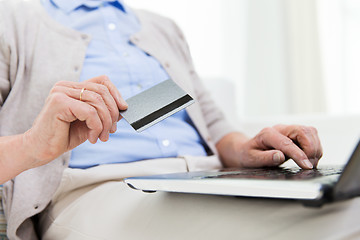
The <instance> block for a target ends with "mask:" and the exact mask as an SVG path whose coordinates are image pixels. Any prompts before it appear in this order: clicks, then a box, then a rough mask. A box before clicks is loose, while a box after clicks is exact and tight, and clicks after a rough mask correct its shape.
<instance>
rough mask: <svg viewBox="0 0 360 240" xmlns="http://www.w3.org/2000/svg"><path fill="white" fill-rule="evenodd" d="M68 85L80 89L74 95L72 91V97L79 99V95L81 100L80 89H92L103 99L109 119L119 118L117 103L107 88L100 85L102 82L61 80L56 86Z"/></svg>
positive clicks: (115, 119) (114, 120) (116, 119)
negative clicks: (108, 112)
mask: <svg viewBox="0 0 360 240" xmlns="http://www.w3.org/2000/svg"><path fill="white" fill-rule="evenodd" d="M59 86H60V87H61V86H63V87H68V88H73V89H76V90H80V92H79V93H78V92H76V94H75V95H74V92H72V97H73V98H75V99H79V100H80V95H81V98H82V100H83V95H85V94H84V92H83V93H81V91H82V89H85V90H87V91H92V92H95V93H97V94H99V95H101V97H102V99H103V101H104V102H105V104H106V106H107V107H108V109H109V111H110V115H111V119H112V121H113V123H114V122H117V121H118V120H119V115H120V114H119V108H118V107H117V103H116V101H115V99H114V97H113V96H112V95H111V94H110V91H109V89H108V88H107V87H106V86H104V85H102V84H98V83H93V82H86V81H85V82H82V83H77V82H69V81H66V82H65V81H63V82H59V83H57V87H59Z"/></svg>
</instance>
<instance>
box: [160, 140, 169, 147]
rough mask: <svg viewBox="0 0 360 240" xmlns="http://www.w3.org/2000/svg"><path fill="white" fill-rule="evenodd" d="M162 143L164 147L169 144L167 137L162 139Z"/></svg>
mask: <svg viewBox="0 0 360 240" xmlns="http://www.w3.org/2000/svg"><path fill="white" fill-rule="evenodd" d="M162 145H163V146H164V147H168V146H169V145H170V141H169V140H168V139H165V140H163V141H162Z"/></svg>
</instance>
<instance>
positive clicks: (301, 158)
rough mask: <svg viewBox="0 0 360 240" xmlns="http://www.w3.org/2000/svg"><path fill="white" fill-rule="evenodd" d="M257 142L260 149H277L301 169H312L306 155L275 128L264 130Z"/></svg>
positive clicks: (258, 136)
mask: <svg viewBox="0 0 360 240" xmlns="http://www.w3.org/2000/svg"><path fill="white" fill-rule="evenodd" d="M255 141H256V143H257V145H258V146H259V147H260V149H263V150H267V149H276V150H280V151H281V152H283V153H284V154H285V155H286V156H287V157H289V158H291V159H293V160H294V161H295V162H296V164H297V165H299V167H301V168H304V169H312V168H313V165H312V164H311V162H310V161H309V159H308V157H307V156H306V154H305V153H304V152H303V151H302V150H301V149H300V148H299V147H298V146H297V145H296V144H295V143H294V142H293V141H292V140H291V139H290V138H288V137H286V136H284V135H283V134H281V133H280V132H278V131H277V130H275V129H274V128H266V129H264V130H262V131H261V132H260V133H259V134H258V135H257V136H256V137H255Z"/></svg>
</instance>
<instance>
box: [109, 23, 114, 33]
mask: <svg viewBox="0 0 360 240" xmlns="http://www.w3.org/2000/svg"><path fill="white" fill-rule="evenodd" d="M108 29H109V30H111V31H113V30H115V29H116V25H115V23H109V24H108Z"/></svg>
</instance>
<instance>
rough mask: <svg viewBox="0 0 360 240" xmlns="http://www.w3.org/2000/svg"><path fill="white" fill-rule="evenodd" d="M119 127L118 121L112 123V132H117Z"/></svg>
mask: <svg viewBox="0 0 360 240" xmlns="http://www.w3.org/2000/svg"><path fill="white" fill-rule="evenodd" d="M116 129H117V124H116V122H115V123H114V124H113V125H112V127H111V129H110V133H115V132H116Z"/></svg>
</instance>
